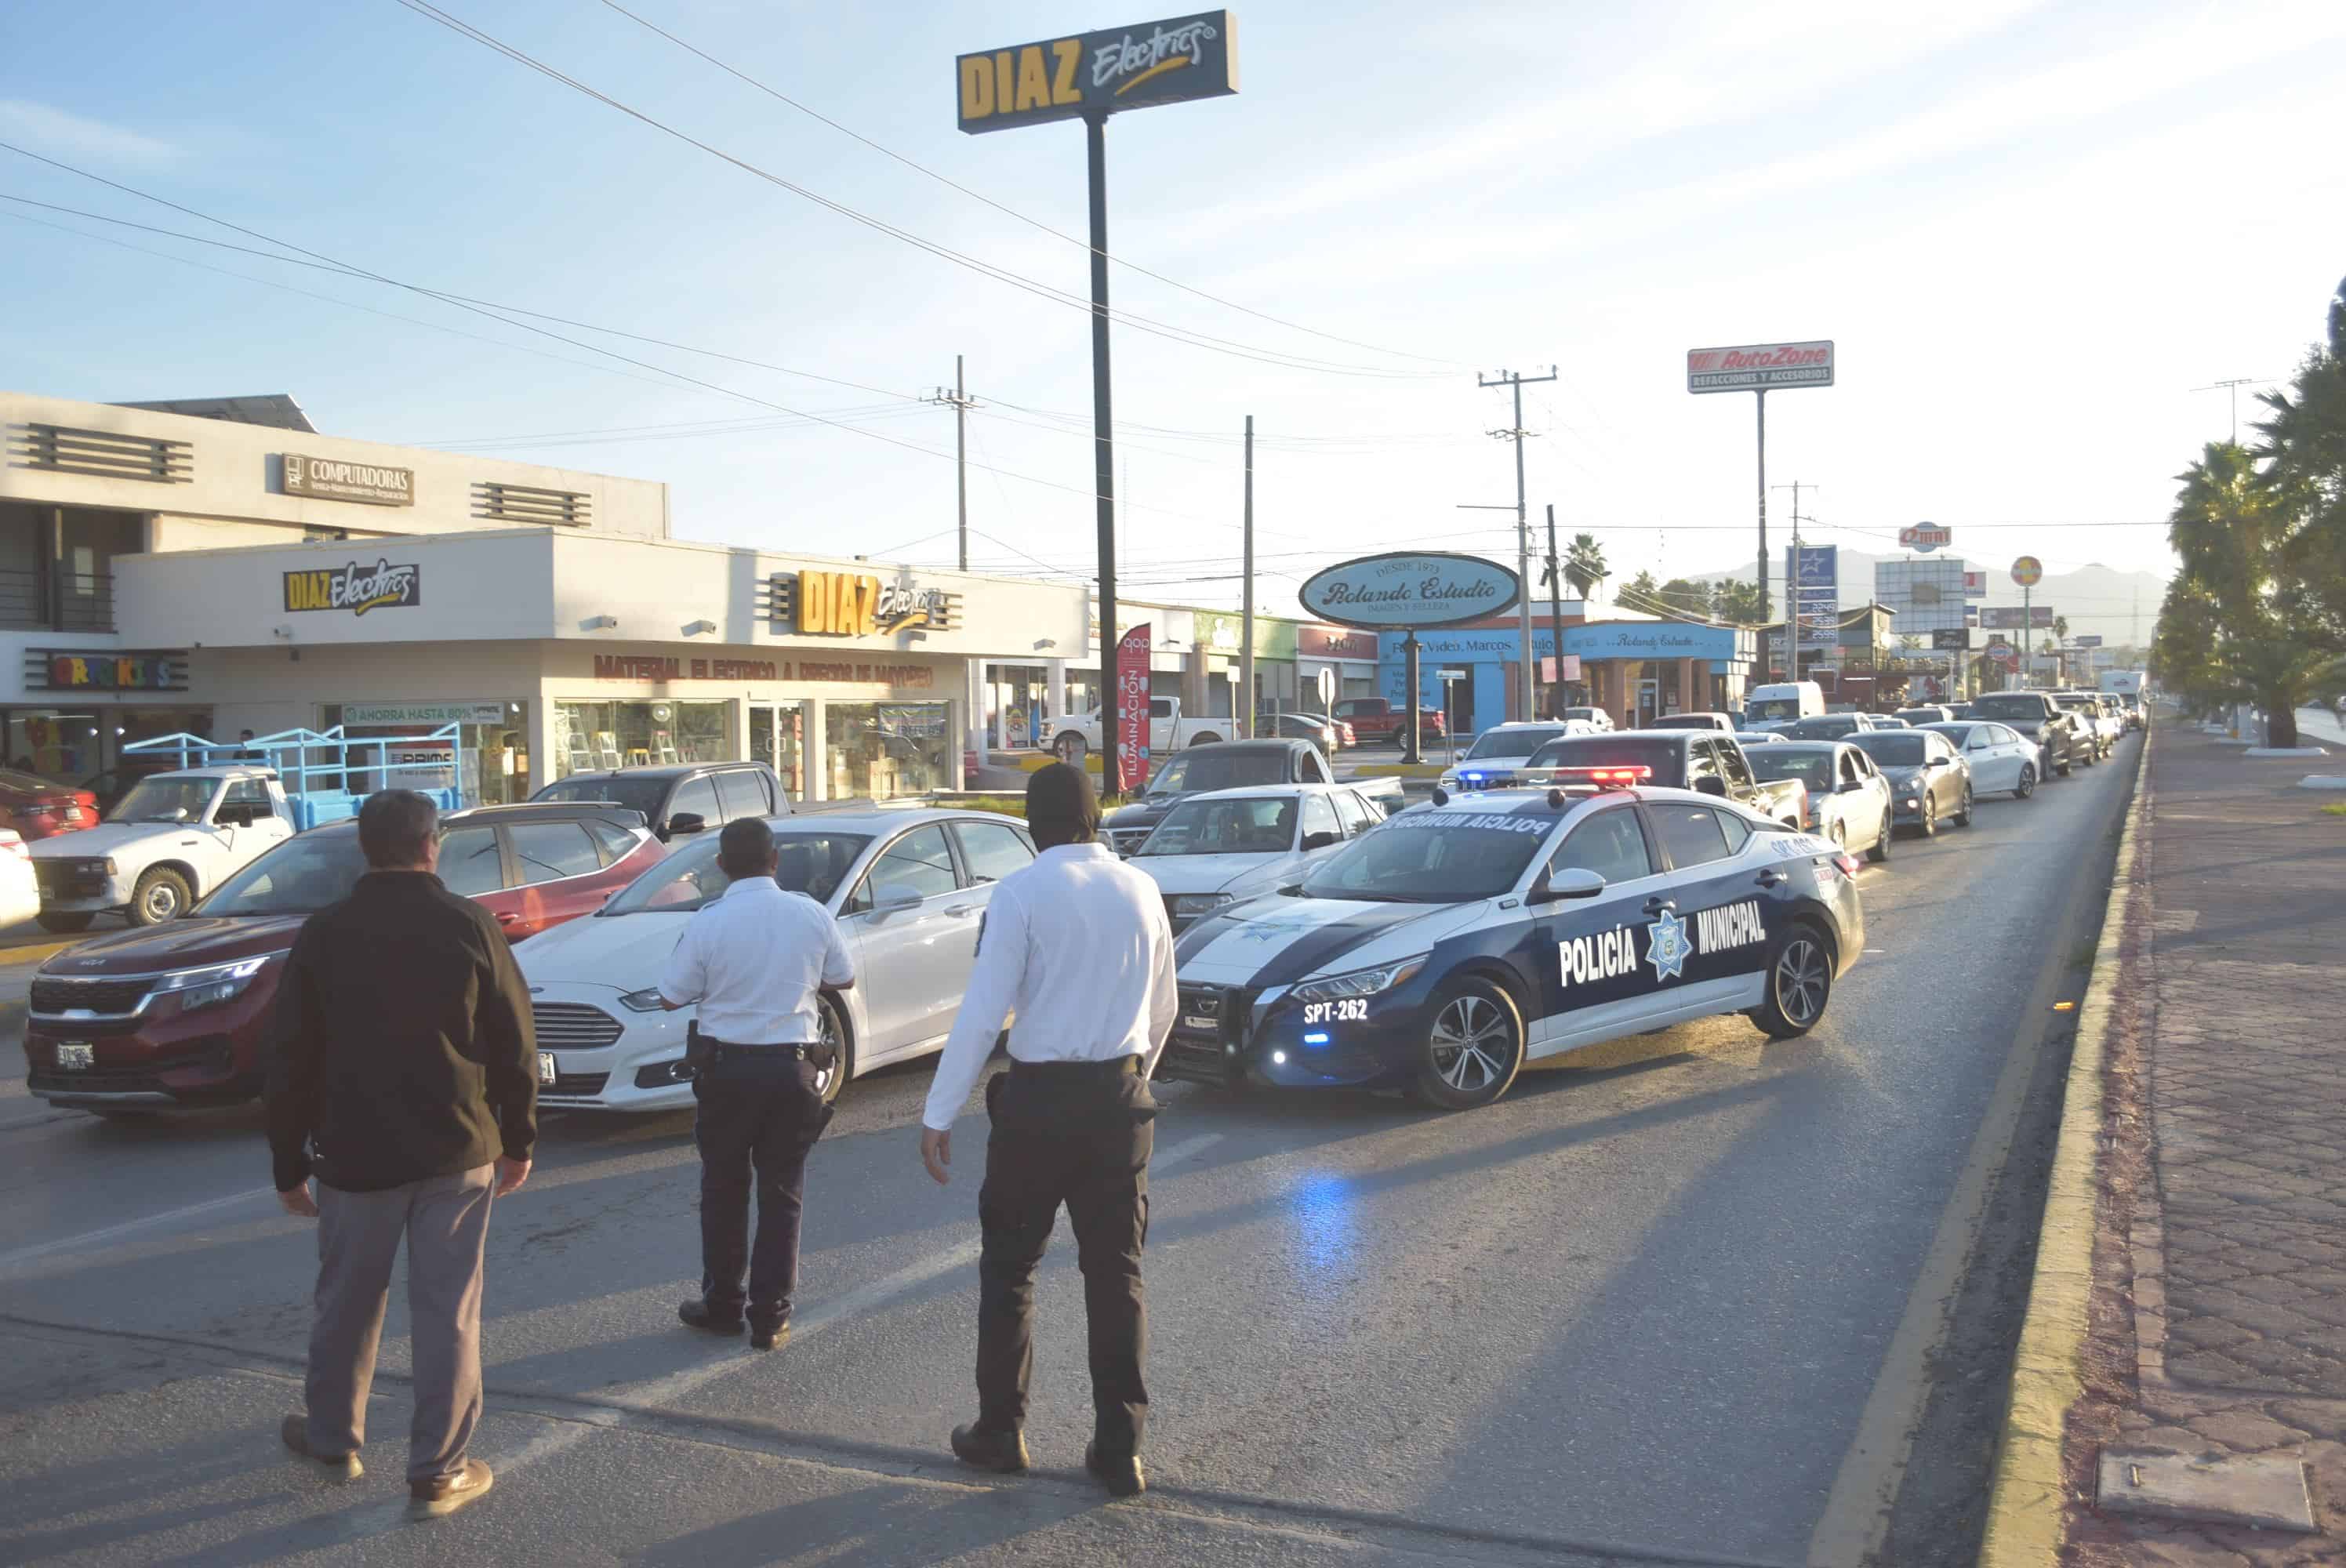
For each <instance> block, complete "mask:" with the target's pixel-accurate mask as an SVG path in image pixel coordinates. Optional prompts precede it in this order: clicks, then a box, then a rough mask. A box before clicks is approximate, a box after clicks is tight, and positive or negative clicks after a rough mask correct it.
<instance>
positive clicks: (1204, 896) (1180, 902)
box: [1173, 893, 1231, 915]
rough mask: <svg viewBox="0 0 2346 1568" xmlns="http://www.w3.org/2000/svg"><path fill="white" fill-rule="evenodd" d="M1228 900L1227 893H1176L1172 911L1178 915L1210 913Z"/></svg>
mask: <svg viewBox="0 0 2346 1568" xmlns="http://www.w3.org/2000/svg"><path fill="white" fill-rule="evenodd" d="M1230 901H1231V900H1230V895H1229V894H1228V893H1178V894H1176V895H1175V896H1174V899H1173V912H1174V913H1175V914H1180V915H1201V914H1211V913H1213V912H1214V911H1216V910H1218V909H1219V908H1221V907H1222V906H1223V905H1224V904H1226V903H1229V902H1230Z"/></svg>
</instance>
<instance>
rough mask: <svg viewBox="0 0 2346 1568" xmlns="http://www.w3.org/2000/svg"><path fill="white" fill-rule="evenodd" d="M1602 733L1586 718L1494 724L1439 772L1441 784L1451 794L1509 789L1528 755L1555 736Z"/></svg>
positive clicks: (1530, 756) (1530, 755)
mask: <svg viewBox="0 0 2346 1568" xmlns="http://www.w3.org/2000/svg"><path fill="white" fill-rule="evenodd" d="M1607 728H1610V726H1609V725H1608V726H1607ZM1603 733H1604V731H1603V730H1601V729H1599V728H1597V727H1596V724H1594V723H1593V722H1591V721H1590V720H1588V719H1586V718H1559V719H1552V720H1549V721H1547V722H1545V723H1540V722H1535V721H1533V720H1529V719H1510V720H1509V721H1508V722H1506V723H1505V724H1494V725H1493V726H1491V728H1488V729H1486V730H1484V731H1483V733H1482V734H1480V735H1478V736H1476V737H1475V738H1474V745H1472V746H1470V747H1468V748H1466V755H1465V756H1464V757H1462V758H1460V759H1458V760H1457V761H1456V762H1455V763H1454V764H1453V765H1452V766H1451V767H1449V768H1446V769H1443V774H1442V779H1441V785H1442V788H1443V789H1446V790H1448V791H1449V792H1450V793H1451V794H1453V795H1455V794H1458V793H1459V792H1461V791H1462V790H1468V789H1510V788H1512V787H1513V786H1514V785H1515V777H1516V775H1517V773H1519V772H1520V771H1521V770H1522V769H1523V766H1524V764H1525V763H1526V762H1529V761H1530V760H1531V759H1532V753H1533V752H1535V751H1537V750H1538V749H1539V748H1541V747H1543V746H1545V745H1546V744H1547V743H1548V742H1549V741H1551V740H1554V739H1556V738H1557V737H1558V736H1562V735H1600V734H1603Z"/></svg>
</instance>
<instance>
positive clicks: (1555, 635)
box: [1547, 501, 1587, 718]
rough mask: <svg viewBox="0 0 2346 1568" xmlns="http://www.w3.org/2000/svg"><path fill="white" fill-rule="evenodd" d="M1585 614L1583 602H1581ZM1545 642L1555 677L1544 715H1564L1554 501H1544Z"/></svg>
mask: <svg viewBox="0 0 2346 1568" xmlns="http://www.w3.org/2000/svg"><path fill="white" fill-rule="evenodd" d="M1581 611H1582V613H1583V614H1584V615H1585V614H1586V613H1587V606H1586V605H1584V606H1581ZM1547 627H1548V645H1549V646H1550V647H1553V648H1555V649H1556V679H1555V681H1554V682H1553V683H1551V684H1550V686H1549V687H1548V697H1547V708H1548V714H1547V716H1548V717H1549V718H1563V717H1564V565H1563V563H1562V562H1560V561H1558V560H1557V559H1556V503H1555V502H1553V501H1551V502H1549V503H1548V504H1547Z"/></svg>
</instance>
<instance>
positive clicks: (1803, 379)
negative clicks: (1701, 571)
mask: <svg viewBox="0 0 2346 1568" xmlns="http://www.w3.org/2000/svg"><path fill="white" fill-rule="evenodd" d="M1832 384H1833V346H1832V340H1831V339H1830V338H1828V339H1825V340H1823V341H1820V342H1813V343H1746V344H1744V345H1743V346H1741V347H1740V348H1732V349H1688V351H1687V391H1688V392H1751V393H1754V394H1756V395H1755V398H1754V402H1756V403H1757V405H1758V407H1759V411H1760V420H1759V423H1760V567H1759V570H1760V620H1761V621H1762V622H1763V623H1764V622H1765V621H1766V620H1767V619H1768V393H1769V392H1770V391H1771V390H1773V389H1777V388H1790V387H1829V386H1831V385H1832ZM1785 586H1786V589H1787V591H1790V586H1791V585H1790V584H1787V585H1785ZM1790 624H1791V616H1786V617H1785V626H1786V629H1787V630H1788V631H1789V630H1790Z"/></svg>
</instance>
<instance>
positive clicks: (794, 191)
mask: <svg viewBox="0 0 2346 1568" xmlns="http://www.w3.org/2000/svg"><path fill="white" fill-rule="evenodd" d="M399 4H400V5H404V6H405V7H406V8H407V9H409V10H410V11H413V12H414V13H415V14H416V15H419V16H423V17H424V18H426V19H427V20H430V21H433V22H437V23H438V24H440V25H442V26H444V27H445V28H447V29H448V30H449V31H451V32H453V33H455V34H457V35H458V36H462V37H465V38H469V39H471V40H472V41H474V43H477V44H479V45H481V46H484V47H485V48H488V49H491V50H493V51H495V53H497V54H500V55H503V56H505V57H506V58H507V59H509V60H512V61H513V62H515V64H516V65H520V66H526V67H527V68H529V69H530V70H533V71H535V72H537V73H538V74H539V75H540V76H546V77H547V78H548V79H549V80H552V81H556V82H559V83H561V84H562V85H563V86H564V87H568V88H570V89H571V90H572V91H573V92H576V93H578V94H580V95H582V96H584V97H589V98H592V99H594V100H595V101H596V102H597V103H600V104H603V105H606V106H607V107H610V108H613V109H616V110H617V111H618V112H619V113H621V114H623V115H626V116H627V117H629V118H630V119H634V120H637V121H638V122H640V123H641V124H643V125H645V126H648V127H650V128H652V129H654V130H657V131H658V132H660V133H661V134H662V135H664V136H668V137H674V138H675V139H676V140H678V141H680V142H683V143H684V144H685V145H686V146H688V147H692V148H699V150H700V151H702V152H705V153H707V154H708V155H709V157H711V158H718V159H720V160H721V161H723V162H725V163H729V164H731V165H732V166H733V167H734V168H738V169H739V170H741V171H742V172H743V173H745V174H749V175H751V176H754V177H755V178H759V179H762V180H764V181H766V182H767V183H768V184H770V185H772V186H775V187H777V188H780V189H783V190H787V191H789V192H790V194H791V195H793V196H797V197H800V198H801V199H805V200H808V201H811V202H813V203H814V204H815V205H817V206H819V207H821V208H823V209H826V210H827V211H831V212H835V213H837V214H838V215H839V216H841V217H842V218H845V219H849V220H850V221H852V222H854V223H859V224H862V226H863V227H865V228H867V229H872V230H874V231H875V232H878V233H881V234H885V235H887V236H888V237H889V238H890V239H899V240H902V241H903V242H904V243H905V244H907V245H911V246H913V247H914V248H915V249H921V250H925V251H927V252H928V253H929V254H931V255H933V256H935V257H937V258H939V259H940V260H946V261H951V262H953V263H954V265H955V266H958V267H965V268H967V269H969V270H972V271H974V272H977V273H979V274H981V275H982V276H984V277H988V278H991V279H993V280H994V281H995V282H998V283H1006V284H1008V285H1010V286H1011V287H1012V288H1015V289H1020V290H1025V292H1027V293H1030V294H1034V295H1035V296H1037V297H1038V298H1042V299H1045V300H1050V301H1051V302H1052V303H1054V304H1058V305H1065V306H1066V307H1068V308H1069V309H1072V310H1079V311H1083V312H1084V313H1085V314H1086V316H1089V315H1091V314H1093V313H1094V309H1095V308H1094V306H1093V304H1092V301H1091V300H1088V299H1086V298H1084V297H1083V296H1080V295H1077V294H1073V293H1070V292H1069V291H1067V290H1064V289H1060V288H1057V287H1056V286H1054V285H1052V284H1048V283H1045V282H1041V281H1039V280H1035V279H1033V278H1028V277H1025V276H1024V275H1023V274H1020V273H1016V272H1013V271H1011V270H1009V269H1007V268H1005V267H998V266H996V265H994V263H993V262H990V261H984V260H979V259H978V258H976V257H974V256H972V255H969V254H967V253H966V252H964V251H960V250H956V249H953V248H952V247H951V246H948V245H943V244H941V243H939V242H938V241H936V240H933V239H926V238H924V237H923V236H921V235H919V234H915V233H913V231H912V230H911V229H903V228H901V227H899V226H897V225H896V224H893V223H890V222H888V221H887V220H886V219H881V218H876V217H874V216H872V214H870V213H868V212H863V211H860V210H858V209H855V208H852V207H850V206H848V205H847V204H846V203H844V202H841V201H836V200H834V199H831V198H830V197H827V196H824V195H822V194H821V193H820V192H818V191H815V190H812V189H811V188H808V187H806V186H803V185H801V184H799V183H798V182H797V181H795V180H792V179H789V178H785V177H783V176H781V175H779V174H776V173H774V172H773V171H772V170H771V169H768V168H761V167H760V166H759V165H757V164H754V163H751V162H750V160H749V159H747V158H739V157H737V156H735V155H734V154H732V153H729V152H727V151H725V150H724V149H723V148H719V147H716V146H713V145H711V144H710V143H709V142H705V141H702V140H700V139H699V137H695V136H693V135H691V134H690V133H689V132H687V131H682V130H678V128H677V127H674V126H671V125H669V124H668V123H667V122H665V121H663V120H659V119H656V118H654V117H652V116H650V115H648V114H646V113H645V112H643V111H642V110H641V109H638V108H636V107H632V106H631V105H628V104H625V103H622V102H620V101H619V100H618V99H617V98H615V97H612V96H611V95H610V94H608V93H606V92H604V91H602V90H601V89H600V88H597V87H589V86H588V85H587V84H586V83H585V82H583V81H580V80H579V79H578V78H577V77H576V76H569V75H566V73H564V72H562V71H560V70H557V69H556V68H555V67H554V66H549V65H547V64H546V62H545V61H543V60H540V59H538V58H537V57H536V56H533V55H530V54H528V53H527V52H525V51H524V50H522V49H519V48H516V47H515V46H513V45H510V44H507V43H505V42H504V41H503V40H502V39H499V38H495V37H493V36H490V35H489V34H487V33H484V32H483V31H482V30H481V29H479V28H478V27H475V26H474V25H472V24H471V23H469V22H465V21H463V20H461V19H460V18H458V17H456V16H454V15H450V14H449V13H448V12H446V11H444V10H442V9H441V8H440V7H439V6H437V5H433V4H432V3H431V0H399ZM1108 314H1109V316H1110V317H1111V318H1112V319H1114V320H1116V321H1120V322H1123V323H1124V324H1126V325H1127V326H1130V327H1132V328H1134V329H1135V330H1136V331H1143V332H1149V333H1152V334H1154V335H1156V336H1158V337H1161V338H1168V339H1170V340H1172V341H1175V342H1179V343H1185V344H1187V345H1188V346H1189V347H1191V348H1203V349H1209V350H1211V351H1214V352H1218V353H1226V354H1232V355H1235V356H1236V357H1238V358H1239V359H1245V360H1253V361H1257V362H1258V363H1261V364H1269V365H1276V366H1278V367H1280V368H1281V369H1284V370H1303V371H1315V372H1321V373H1322V374H1327V375H1348V376H1361V377H1366V378H1370V379H1372V380H1385V381H1423V380H1429V379H1432V378H1434V377H1437V376H1442V375H1444V374H1446V373H1447V372H1441V371H1398V370H1389V369H1385V368H1382V367H1380V366H1375V365H1353V364H1343V363H1339V362H1336V361H1327V360H1315V359H1311V358H1310V357H1308V356H1305V355H1301V354H1291V353H1289V352H1287V351H1284V350H1278V349H1265V348H1263V347H1261V346H1260V345H1259V344H1251V343H1242V342H1239V341H1234V340H1232V339H1229V338H1218V337H1215V336H1213V335H1212V334H1211V333H1208V332H1200V331H1196V330H1195V329H1193V328H1188V327H1177V326H1175V325H1173V324H1172V323H1170V322H1167V321H1154V320H1152V319H1150V318H1148V317H1145V316H1137V315H1134V314H1132V313H1131V312H1130V311H1116V310H1111V311H1108Z"/></svg>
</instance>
